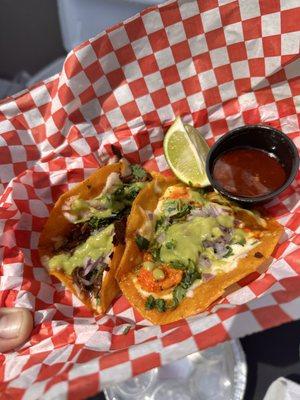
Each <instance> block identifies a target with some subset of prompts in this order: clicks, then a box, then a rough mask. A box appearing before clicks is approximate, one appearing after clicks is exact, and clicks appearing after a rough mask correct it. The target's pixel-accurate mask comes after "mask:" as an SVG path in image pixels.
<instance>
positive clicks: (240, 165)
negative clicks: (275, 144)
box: [213, 148, 286, 197]
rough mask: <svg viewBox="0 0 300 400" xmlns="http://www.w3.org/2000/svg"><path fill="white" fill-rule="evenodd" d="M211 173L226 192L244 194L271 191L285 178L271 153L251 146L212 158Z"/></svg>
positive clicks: (260, 194)
mask: <svg viewBox="0 0 300 400" xmlns="http://www.w3.org/2000/svg"><path fill="white" fill-rule="evenodd" d="M213 177H214V179H215V180H216V181H217V182H218V183H219V185H220V186H222V187H223V188H224V189H226V190H227V191H228V192H230V193H232V194H237V195H239V196H247V197H256V196H262V195H265V194H268V193H270V192H273V191H274V190H276V189H278V188H279V187H280V186H282V184H283V183H284V182H285V180H286V174H285V171H284V168H283V167H282V165H281V164H280V162H279V161H278V160H277V158H276V157H275V156H274V155H273V154H270V153H267V152H265V151H263V150H258V149H250V148H237V149H233V150H230V151H228V152H226V153H224V154H221V155H220V156H219V157H218V158H217V160H216V162H215V165H214V168H213Z"/></svg>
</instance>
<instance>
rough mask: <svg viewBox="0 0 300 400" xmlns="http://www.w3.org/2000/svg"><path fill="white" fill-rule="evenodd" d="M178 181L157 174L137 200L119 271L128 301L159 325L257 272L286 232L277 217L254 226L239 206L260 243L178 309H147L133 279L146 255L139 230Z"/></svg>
mask: <svg viewBox="0 0 300 400" xmlns="http://www.w3.org/2000/svg"><path fill="white" fill-rule="evenodd" d="M177 182H178V181H177ZM175 183H176V180H175V179H173V178H164V177H162V176H161V175H156V178H155V179H154V180H153V181H152V182H151V183H150V184H149V185H148V186H147V187H146V188H145V189H144V190H143V191H142V192H141V193H140V194H139V195H138V197H137V198H136V199H135V201H134V203H133V206H132V209H131V213H130V216H129V219H128V224H127V231H126V248H125V252H124V256H123V258H122V260H121V264H120V266H119V268H118V271H117V280H118V282H119V286H120V288H121V290H122V292H123V294H124V295H125V296H126V298H127V299H128V301H129V302H130V303H131V304H132V306H133V307H135V308H136V309H138V311H139V312H140V314H141V315H142V316H143V317H144V318H145V319H148V320H149V321H151V322H152V323H154V324H159V325H163V324H167V323H171V322H174V321H177V320H179V319H181V318H186V317H189V316H191V315H194V314H197V313H200V312H203V311H205V310H206V309H207V308H208V307H209V306H210V305H211V304H212V303H213V302H214V301H215V300H217V299H219V298H220V297H221V296H223V295H224V293H225V290H226V289H227V288H228V287H229V286H231V285H233V284H234V283H236V282H238V281H239V280H241V279H242V278H244V277H246V276H247V275H249V274H251V273H252V272H254V271H257V269H258V268H259V267H260V266H261V265H262V264H263V263H264V262H265V261H266V260H267V259H268V258H269V257H270V256H271V254H272V252H273V250H274V248H275V246H276V244H277V243H278V241H279V238H280V236H281V234H282V232H283V227H282V226H281V225H280V224H279V223H278V222H276V221H275V220H274V219H269V218H265V221H266V226H264V227H263V228H262V227H261V226H258V225H257V226H255V219H253V218H252V219H251V218H250V217H249V215H248V213H247V211H245V212H243V211H241V209H237V210H236V211H235V212H236V213H238V217H239V219H241V220H242V221H243V222H244V223H245V224H246V226H247V227H249V229H251V230H254V229H258V230H260V243H259V244H258V245H257V246H255V248H253V249H251V250H250V251H249V252H248V253H247V255H246V256H245V257H243V258H242V259H240V260H239V261H238V263H237V266H236V267H235V268H234V269H233V270H231V271H230V272H222V273H219V274H217V275H216V276H215V277H214V278H213V279H211V280H209V281H207V282H202V283H201V284H200V285H199V286H198V287H196V288H195V289H194V291H193V296H192V297H185V298H184V299H183V300H182V302H181V303H179V305H178V306H177V308H175V309H173V310H167V311H165V312H159V311H158V310H157V309H152V310H147V309H146V308H145V297H143V296H142V295H141V294H140V293H139V291H138V290H137V289H136V286H135V284H134V280H133V279H134V277H135V276H136V275H135V274H134V272H135V269H136V268H137V267H138V265H139V264H141V263H142V261H143V254H144V252H143V251H141V250H140V249H139V247H138V246H137V244H136V242H135V236H136V232H137V231H139V230H140V229H141V228H142V227H143V226H144V225H145V222H146V218H145V210H147V211H151V212H153V211H154V210H155V209H156V206H157V204H158V201H159V198H160V196H161V195H162V193H164V191H165V190H166V188H167V187H169V186H172V185H174V184H175ZM229 204H230V203H229ZM233 209H234V207H233ZM255 255H256V256H255Z"/></svg>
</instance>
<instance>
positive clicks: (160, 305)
mask: <svg viewBox="0 0 300 400" xmlns="http://www.w3.org/2000/svg"><path fill="white" fill-rule="evenodd" d="M155 306H156V308H157V310H158V311H159V312H165V311H166V301H165V300H164V299H156V301H155Z"/></svg>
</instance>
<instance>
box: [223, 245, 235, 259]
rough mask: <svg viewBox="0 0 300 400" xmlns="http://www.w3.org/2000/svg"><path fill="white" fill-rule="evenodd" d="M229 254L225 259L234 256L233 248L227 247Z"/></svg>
mask: <svg viewBox="0 0 300 400" xmlns="http://www.w3.org/2000/svg"><path fill="white" fill-rule="evenodd" d="M227 250H228V251H227V253H226V254H225V256H224V258H227V257H230V256H231V255H232V254H233V250H232V247H230V246H227Z"/></svg>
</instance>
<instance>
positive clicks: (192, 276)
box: [173, 271, 201, 305]
mask: <svg viewBox="0 0 300 400" xmlns="http://www.w3.org/2000/svg"><path fill="white" fill-rule="evenodd" d="M200 278H201V274H200V273H199V272H198V271H194V272H189V271H185V274H184V277H183V279H182V281H181V282H180V284H179V285H177V286H176V287H175V289H174V290H173V300H174V302H175V303H177V305H178V304H179V303H180V302H181V301H182V300H183V299H184V298H185V296H186V293H187V291H188V288H189V287H190V286H192V284H193V283H194V282H195V280H196V279H200Z"/></svg>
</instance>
